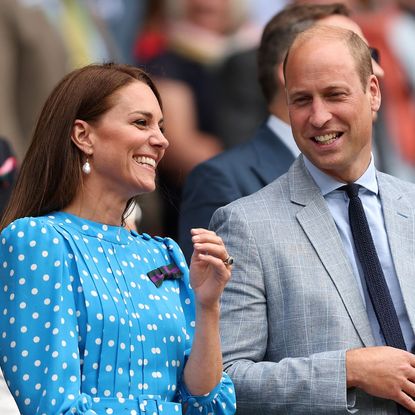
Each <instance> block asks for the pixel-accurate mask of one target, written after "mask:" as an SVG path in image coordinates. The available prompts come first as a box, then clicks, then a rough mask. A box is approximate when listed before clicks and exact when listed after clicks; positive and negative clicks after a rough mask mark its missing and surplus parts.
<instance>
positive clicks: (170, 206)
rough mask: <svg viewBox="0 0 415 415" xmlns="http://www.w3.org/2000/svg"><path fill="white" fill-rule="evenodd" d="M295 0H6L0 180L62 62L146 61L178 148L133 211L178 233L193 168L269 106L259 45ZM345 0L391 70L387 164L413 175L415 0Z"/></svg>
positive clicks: (380, 127) (148, 227) (2, 11)
mask: <svg viewBox="0 0 415 415" xmlns="http://www.w3.org/2000/svg"><path fill="white" fill-rule="evenodd" d="M292 2H295V1H290V0H1V2H0V48H1V49H0V50H1V60H0V137H2V138H3V141H4V140H5V141H6V144H5V145H4V146H3V147H4V148H6V147H7V155H4V154H3V155H2V154H0V192H2V195H3V196H4V195H6V194H8V192H9V191H10V188H11V184H10V183H11V180H12V179H13V177H15V175H14V174H12V173H13V172H12V171H11V170H14V171H15V170H17V169H18V166H19V163H20V162H21V160H22V158H23V157H24V155H25V152H26V151H27V148H28V146H29V142H30V137H31V133H32V129H33V126H34V124H35V121H36V118H37V116H38V113H39V111H40V108H41V106H42V104H43V101H44V100H45V98H46V96H47V95H48V94H49V92H50V91H51V89H52V88H53V86H54V85H55V84H56V82H57V81H58V80H59V79H60V78H62V76H63V75H64V74H66V73H67V72H68V71H70V70H72V69H74V68H76V67H79V66H82V65H85V64H88V63H92V62H102V61H117V62H124V63H129V64H133V65H138V66H141V67H143V68H144V69H146V70H147V71H148V72H150V74H152V75H153V77H154V78H155V79H156V82H157V85H158V86H159V88H160V91H161V94H162V97H163V101H164V105H165V120H166V136H167V138H168V139H169V141H170V148H169V150H168V152H167V155H166V157H165V159H164V160H163V162H162V164H161V165H160V171H159V179H158V180H159V186H158V191H157V192H156V193H153V194H151V195H144V196H141V197H140V198H139V209H137V211H136V218H135V219H136V222H137V225H138V229H139V230H140V231H145V232H148V233H151V234H159V235H169V236H172V237H175V236H176V235H177V229H176V227H177V217H178V211H179V209H180V194H181V188H182V185H183V182H184V180H185V178H186V176H187V174H188V173H189V171H190V170H191V169H192V168H193V167H194V166H195V165H196V164H198V163H200V162H201V161H204V160H206V159H208V158H210V157H212V156H214V155H216V154H218V153H219V152H221V151H223V150H224V149H228V148H231V147H233V146H235V145H237V144H239V143H241V142H243V141H245V140H247V139H248V138H249V137H250V136H251V135H252V133H253V131H254V130H255V128H256V127H257V126H258V124H259V123H260V122H261V121H262V120H263V118H264V116H265V114H266V108H265V103H264V99H263V97H262V95H261V92H260V90H259V87H258V84H257V80H256V55H255V48H256V46H257V44H258V42H259V39H260V36H261V31H262V29H263V27H264V25H265V23H266V22H267V21H268V20H269V19H270V18H271V16H272V15H274V14H275V13H276V12H278V11H279V10H280V9H281V8H282V7H284V6H285V5H286V4H289V3H292ZM297 2H298V3H300V2H301V3H305V2H307V1H297ZM308 2H309V3H328V1H318V0H315V1H308ZM343 3H346V4H347V6H348V7H349V8H350V10H351V11H352V13H353V14H352V17H353V18H354V19H355V20H356V21H357V22H358V23H359V24H360V25H361V27H362V29H363V32H364V34H365V36H366V38H367V39H368V41H369V43H370V45H371V46H373V47H375V48H377V49H378V50H379V52H380V59H381V65H382V67H383V69H384V71H385V76H384V78H383V79H382V81H381V84H382V85H381V87H382V109H381V113H380V115H379V117H378V120H377V122H376V127H375V129H376V133H375V143H376V152H375V161H376V164H377V167H378V168H379V169H380V170H383V171H385V172H388V173H391V174H394V175H396V176H398V177H401V178H404V179H408V180H410V181H413V180H415V139H414V134H415V41H414V39H415V0H376V1H371V0H350V1H343ZM0 148H2V147H0ZM13 155H14V158H13ZM11 158H12V159H13V162H11V161H10V159H11ZM6 162H7V165H6V167H4V165H5V164H6ZM2 163H3V164H2Z"/></svg>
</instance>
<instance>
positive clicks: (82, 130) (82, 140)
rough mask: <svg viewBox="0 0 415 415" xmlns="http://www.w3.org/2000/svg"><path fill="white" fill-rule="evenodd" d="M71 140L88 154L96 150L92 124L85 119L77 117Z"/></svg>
mask: <svg viewBox="0 0 415 415" xmlns="http://www.w3.org/2000/svg"><path fill="white" fill-rule="evenodd" d="M71 140H72V141H73V142H74V144H75V145H76V146H77V147H78V148H79V149H80V150H81V151H82V152H83V153H84V154H86V155H88V156H90V155H92V153H93V152H94V143H93V139H92V134H91V127H90V125H89V124H88V123H87V122H86V121H83V120H78V119H76V120H75V122H74V124H73V127H72V132H71Z"/></svg>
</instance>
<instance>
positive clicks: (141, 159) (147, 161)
mask: <svg viewBox="0 0 415 415" xmlns="http://www.w3.org/2000/svg"><path fill="white" fill-rule="evenodd" d="M133 159H134V161H135V162H136V163H137V164H143V165H146V166H150V167H152V168H154V169H155V168H156V160H154V159H152V158H151V157H145V156H136V157H133Z"/></svg>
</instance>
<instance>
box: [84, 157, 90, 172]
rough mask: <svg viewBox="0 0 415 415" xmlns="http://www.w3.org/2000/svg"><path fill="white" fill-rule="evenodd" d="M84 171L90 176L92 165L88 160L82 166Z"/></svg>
mask: <svg viewBox="0 0 415 415" xmlns="http://www.w3.org/2000/svg"><path fill="white" fill-rule="evenodd" d="M82 171H83V172H84V173H85V174H89V173H91V165H90V164H89V161H88V159H86V162H85V163H84V164H83V165H82Z"/></svg>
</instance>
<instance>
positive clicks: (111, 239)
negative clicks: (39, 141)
mask: <svg viewBox="0 0 415 415" xmlns="http://www.w3.org/2000/svg"><path fill="white" fill-rule="evenodd" d="M170 263H175V264H176V265H177V266H178V267H179V268H180V270H181V272H182V273H183V277H182V278H181V279H175V280H166V281H164V283H163V285H162V286H161V287H160V288H157V287H156V286H155V285H154V284H153V282H151V281H150V279H149V278H148V276H147V272H149V271H151V270H153V269H155V268H157V267H160V266H163V265H167V264H170ZM0 304H1V306H0V333H1V336H0V351H1V360H0V362H1V366H2V369H3V371H4V374H5V378H6V379H7V381H8V385H9V388H10V389H11V392H12V394H13V396H14V397H15V399H16V401H17V403H18V406H19V409H20V411H21V413H22V414H24V415H26V414H27V415H29V414H30V415H33V414H47V415H53V414H61V413H63V414H72V413H73V414H84V415H85V414H87V415H93V414H99V415H100V414H103V415H104V414H107V413H108V414H110V413H113V414H121V413H122V414H140V413H142V412H143V410H146V409H145V407H144V406H145V405H144V403H143V402H142V400H143V397H145V398H146V402H147V404H148V405H150V406H151V405H153V406H154V405H155V407H156V411H158V412H155V411H150V412H145V413H151V414H152V413H153V412H154V413H160V414H167V415H169V414H172V413H181V412H182V410H181V409H180V408H181V405H180V403H179V401H183V402H187V401H188V400H189V399H190V398H192V399H193V400H194V403H197V406H196V405H193V404H192V405H188V409H187V411H186V413H187V414H189V415H192V414H208V413H214V414H223V415H228V414H233V413H234V411H235V407H234V403H235V396H234V391H233V385H232V382H231V381H230V380H229V378H228V377H227V375H225V374H224V375H223V380H222V382H221V383H220V384H219V385H218V386H217V387H216V388H215V389H214V390H213V391H212V392H211V393H210V394H208V395H207V396H203V397H193V396H191V395H189V394H188V392H187V390H186V389H185V387H184V385H183V383H182V382H181V378H182V373H183V367H184V363H185V360H186V357H187V355H188V354H189V352H190V348H191V343H192V337H193V332H194V326H195V323H194V298H193V294H192V290H191V288H190V284H189V271H188V268H187V265H186V263H185V260H184V258H183V254H182V253H181V251H180V249H179V247H178V245H177V244H176V243H175V242H174V241H173V240H171V239H169V238H164V239H163V238H158V237H155V238H151V237H150V236H149V235H146V234H142V235H138V234H136V233H133V232H129V231H127V230H126V229H124V228H122V227H116V226H107V225H102V224H98V223H95V222H91V221H87V220H83V219H81V218H78V217H76V216H73V215H69V214H67V213H64V212H58V213H54V214H51V215H49V216H47V217H46V216H44V217H38V218H23V219H19V220H16V221H15V222H14V223H12V224H11V225H9V226H8V227H7V228H6V229H5V230H4V231H3V232H2V234H1V238H0ZM140 399H141V400H140ZM150 401H151V402H150ZM155 402H156V403H157V404H156V403H155ZM163 402H177V404H176V405H170V404H169V405H167V404H166V405H163ZM192 402H193V401H192ZM141 404H142V405H141ZM147 404H146V405H147ZM143 405H144V406H143ZM150 406H149V408H150ZM160 408H161V409H160ZM176 408H178V409H177V411H176ZM143 413H144V412H143Z"/></svg>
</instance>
